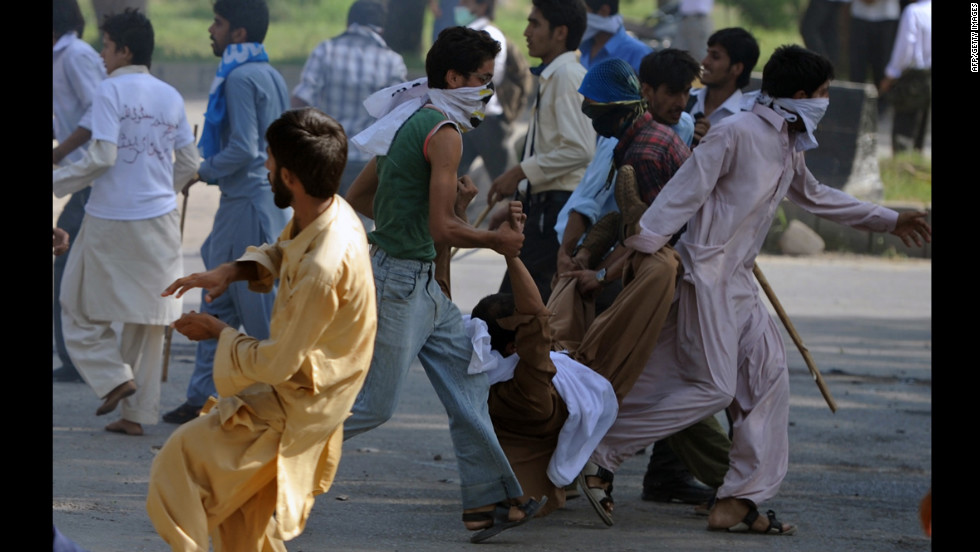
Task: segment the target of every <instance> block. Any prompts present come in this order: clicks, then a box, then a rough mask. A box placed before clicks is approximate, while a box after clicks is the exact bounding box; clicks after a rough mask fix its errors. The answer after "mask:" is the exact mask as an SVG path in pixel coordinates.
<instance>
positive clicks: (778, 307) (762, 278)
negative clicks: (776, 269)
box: [752, 264, 837, 412]
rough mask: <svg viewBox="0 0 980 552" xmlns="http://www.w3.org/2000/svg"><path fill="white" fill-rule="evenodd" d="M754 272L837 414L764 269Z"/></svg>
mask: <svg viewBox="0 0 980 552" xmlns="http://www.w3.org/2000/svg"><path fill="white" fill-rule="evenodd" d="M752 272H753V273H754V274H755V278H756V280H759V285H761V286H762V291H764V292H765V293H766V297H768V298H769V302H770V303H772V306H773V308H774V309H776V314H777V315H779V319H780V320H782V322H783V326H785V327H786V331H787V332H789V335H790V337H792V338H793V343H796V348H797V349H799V350H800V354H801V355H803V360H804V361H806V367H807V368H809V369H810V374H811V375H812V376H813V381H815V382H817V387H819V388H820V394H821V395H823V398H824V400H825V401H827V406H829V407H830V411H831V412H837V403H836V402H835V401H834V398H833V397H831V396H830V389H828V388H827V384H826V383H824V381H823V376H821V375H820V370H818V369H817V363H816V362H814V361H813V357H811V356H810V350H809V349H807V348H806V345H805V344H804V343H803V340H802V339H800V334H798V333H796V328H794V327H793V322H791V321H790V319H789V316H788V315H787V314H786V311H785V310H783V305H782V304H781V303H780V302H779V298H778V297H776V293H775V292H774V291H773V290H772V287H770V286H769V281H768V280H766V276H765V275H764V274H763V273H762V269H761V268H759V265H758V264H756V265H754V266H753V267H752Z"/></svg>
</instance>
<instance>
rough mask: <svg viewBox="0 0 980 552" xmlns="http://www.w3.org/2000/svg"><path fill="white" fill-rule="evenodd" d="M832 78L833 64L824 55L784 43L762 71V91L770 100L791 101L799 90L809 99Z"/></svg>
mask: <svg viewBox="0 0 980 552" xmlns="http://www.w3.org/2000/svg"><path fill="white" fill-rule="evenodd" d="M833 78H834V64H833V63H831V62H830V60H829V59H827V57H826V56H824V55H821V54H818V53H816V52H814V51H812V50H807V49H806V48H804V47H802V46H799V45H796V44H786V45H783V46H780V47H779V48H776V51H774V52H773V53H772V56H771V57H770V58H769V61H768V62H766V66H765V67H764V68H763V69H762V91H763V92H765V93H767V94H769V95H770V96H772V97H773V98H792V97H793V94H796V92H797V91H798V90H802V91H803V92H805V93H806V95H807V97H809V96H812V95H813V93H814V92H815V91H816V90H817V89H818V88H820V87H821V86H822V85H823V83H825V82H827V81H829V80H833Z"/></svg>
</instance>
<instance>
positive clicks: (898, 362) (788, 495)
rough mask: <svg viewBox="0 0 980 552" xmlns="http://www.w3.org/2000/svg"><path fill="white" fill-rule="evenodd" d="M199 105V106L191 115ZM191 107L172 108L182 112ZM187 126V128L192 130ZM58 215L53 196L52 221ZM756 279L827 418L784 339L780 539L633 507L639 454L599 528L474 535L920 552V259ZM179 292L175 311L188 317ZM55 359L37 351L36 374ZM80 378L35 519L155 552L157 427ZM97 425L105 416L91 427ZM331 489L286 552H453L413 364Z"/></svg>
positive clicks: (463, 256)
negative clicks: (394, 401)
mask: <svg viewBox="0 0 980 552" xmlns="http://www.w3.org/2000/svg"><path fill="white" fill-rule="evenodd" d="M200 109H201V111H203V106H202V107H201V108H200ZM190 111H191V104H189V112H190ZM193 122H194V121H192V123H193ZM216 207H217V191H216V189H215V188H214V187H208V186H204V185H198V186H196V187H195V188H193V190H192V192H191V195H190V199H189V202H188V215H187V225H186V228H185V236H184V261H185V269H186V271H188V272H190V271H194V270H199V269H200V268H202V266H201V263H200V256H199V255H198V249H199V247H200V245H201V243H202V242H203V240H204V237H205V236H206V234H207V232H208V230H209V228H210V222H211V218H210V217H212V216H213V213H214V209H215V208H216ZM59 209H60V206H59V204H58V202H55V205H54V212H53V215H56V214H57V212H58V210H59ZM758 264H759V266H760V267H761V268H762V270H763V272H764V273H765V275H766V277H767V279H768V280H769V282H770V284H771V285H772V287H773V289H774V290H775V291H776V293H777V294H778V296H779V298H780V300H781V302H782V304H783V306H784V308H785V309H786V311H787V312H788V313H789V315H790V316H791V317H792V320H793V323H794V325H795V327H796V329H797V331H798V333H799V334H800V336H801V337H802V339H803V340H804V341H805V343H806V345H807V346H808V348H809V351H810V353H811V355H812V356H813V358H814V360H815V361H816V364H817V366H818V367H819V368H820V370H821V371H822V373H823V377H824V379H825V381H826V383H827V384H828V386H829V388H830V391H831V393H832V395H833V396H834V398H835V400H836V401H837V405H838V407H839V408H838V410H837V412H836V413H831V411H830V410H829V408H828V407H827V405H826V403H825V402H824V399H823V398H822V396H821V395H820V393H819V391H818V389H817V386H816V385H815V384H814V382H813V380H812V378H811V376H810V374H809V372H808V370H807V368H806V365H805V363H804V360H803V357H802V356H801V355H800V354H799V353H798V352H797V351H796V350H795V348H794V345H793V343H792V341H791V340H790V339H789V337H788V335H786V334H784V341H785V342H786V345H787V350H788V351H789V353H788V359H789V370H790V386H791V392H792V398H791V403H790V428H789V432H790V445H791V450H790V459H789V473H788V475H787V477H786V480H785V482H784V483H783V486H782V488H781V490H780V492H779V494H778V495H777V496H776V497H775V498H774V499H773V500H772V501H770V502H769V503H766V504H763V505H761V508H762V509H763V510H764V509H768V508H772V509H774V510H775V511H776V512H777V513H778V514H779V516H780V518H781V519H783V520H784V521H787V522H791V523H795V524H798V526H799V532H798V533H797V534H796V535H794V536H790V537H771V536H756V535H729V534H725V533H715V532H708V531H706V530H705V529H706V522H705V518H703V517H698V516H695V515H693V513H692V512H691V510H690V507H689V506H685V505H680V504H658V503H649V502H643V501H642V500H640V489H641V479H642V475H643V471H644V469H645V467H646V455H638V456H637V457H635V458H634V459H631V460H628V461H627V462H626V463H624V464H623V466H622V467H621V469H620V471H619V472H618V473H617V474H616V482H615V487H616V489H615V492H614V493H613V495H614V497H615V499H616V513H615V521H616V524H615V525H614V526H613V527H608V528H607V527H606V526H605V525H604V524H603V523H602V522H601V521H600V520H599V518H598V517H597V516H596V515H595V514H594V513H593V511H592V509H591V507H590V506H589V504H588V502H587V501H586V500H585V499H584V498H578V499H574V500H571V501H569V503H568V505H567V507H566V508H565V509H564V510H560V511H557V512H555V513H553V514H551V515H550V516H547V517H545V518H543V519H537V520H534V521H532V522H531V523H529V524H527V525H525V526H523V527H520V528H517V529H513V530H510V531H507V532H504V533H502V534H500V535H499V536H497V537H495V538H493V539H491V540H489V541H487V544H486V546H490V547H491V548H493V549H507V550H518V549H520V550H528V551H570V552H571V551H593V550H613V551H632V550H670V551H674V550H677V551H714V550H718V551H741V550H745V551H749V550H752V551H757V550H779V551H781V552H784V551H829V550H860V551H902V552H905V551H920V550H931V549H932V541H931V539H929V538H927V537H926V536H925V535H924V534H923V531H922V529H921V527H920V526H919V523H918V518H917V508H918V504H919V500H920V499H921V498H922V496H923V495H924V494H925V492H926V491H927V489H929V487H930V485H931V482H932V314H931V310H932V309H931V305H932V264H931V261H929V260H923V259H881V258H872V257H857V256H837V255H820V256H817V257H807V258H788V257H760V258H759V260H758ZM503 273H504V264H503V261H502V259H501V258H500V257H498V256H496V255H495V254H493V253H491V252H486V251H471V250H464V251H461V252H460V254H459V255H457V257H456V259H455V260H454V264H453V283H454V289H453V295H454V298H455V300H456V302H457V304H458V305H460V308H461V309H462V310H463V312H468V311H469V309H470V308H471V307H472V306H473V305H474V304H475V303H476V301H477V300H478V299H479V298H480V297H482V296H483V295H485V294H487V293H491V292H493V291H495V290H496V287H497V285H498V284H499V282H500V278H501V277H502V275H503ZM195 295H196V294H194V293H192V294H188V296H186V297H185V302H184V310H185V311H186V310H190V309H196V308H197V304H196V301H197V298H196V297H194V296H195ZM172 351H173V353H172V358H171V361H170V367H169V377H168V380H167V382H166V383H164V384H163V386H162V408H163V409H164V410H168V409H170V408H172V407H174V406H176V405H178V404H180V403H181V402H182V401H183V398H184V391H185V389H186V384H187V381H188V378H189V376H190V373H191V370H192V366H193V364H192V363H193V344H192V343H190V342H189V341H187V340H186V339H185V338H183V337H182V336H180V335H179V334H176V335H175V338H174V343H173V349H172ZM58 365H59V362H58V360H57V357H53V368H56V367H57V366H58ZM100 403H101V401H100V400H99V399H98V398H97V397H96V396H95V394H94V393H93V392H92V391H91V390H90V389H89V388H88V387H87V386H86V385H84V384H76V383H54V384H53V387H52V517H53V521H54V523H55V525H57V526H58V528H59V529H60V530H61V531H62V532H63V533H64V534H65V535H67V536H68V537H70V538H72V539H73V540H75V541H76V542H77V543H78V544H79V545H81V546H83V547H84V548H86V549H87V550H89V551H90V552H137V551H147V552H162V551H166V550H168V547H167V546H166V544H165V543H163V541H162V540H160V538H159V537H158V536H157V535H156V533H155V531H154V529H153V527H152V525H151V524H150V521H149V518H148V517H147V515H146V511H145V506H144V500H145V496H146V490H147V481H148V475H149V468H150V463H151V461H152V459H153V456H154V454H155V453H156V451H157V450H158V449H159V447H160V446H161V445H163V443H164V442H165V441H166V439H167V437H168V436H169V435H170V433H171V432H172V431H173V429H174V427H175V426H172V425H169V424H165V423H161V424H158V425H154V426H145V431H146V434H145V435H144V436H142V437H128V436H124V435H119V434H114V433H108V432H106V431H104V430H103V426H104V425H105V424H106V423H107V422H109V421H111V420H112V419H114V416H113V415H112V414H110V415H108V416H106V417H96V416H95V415H94V411H95V409H96V408H97V407H98V406H99V404H100ZM107 418H108V419H107ZM343 454H344V456H343V459H342V461H341V466H340V470H339V472H338V474H337V479H336V481H335V483H334V486H333V487H332V488H331V490H330V491H329V492H328V493H326V494H325V495H322V496H320V497H318V500H317V502H316V505H315V506H314V508H313V512H312V515H311V518H310V520H309V524H308V525H307V528H306V531H305V532H304V534H303V535H301V536H300V537H299V538H297V539H295V540H293V541H291V542H290V543H287V546H288V548H289V550H291V551H294V552H296V551H305V552H319V551H327V550H331V551H352V552H355V551H356V552H361V551H363V552H368V551H372V552H374V551H378V552H381V551H408V550H413V551H421V552H429V551H431V552H436V551H438V552H442V551H446V550H461V549H466V548H468V547H472V546H475V545H471V544H469V541H468V538H469V533H468V532H467V531H465V529H464V528H463V525H462V523H461V522H460V519H459V515H460V504H459V491H458V478H457V471H456V466H455V459H454V457H453V451H452V447H451V442H450V439H449V432H448V423H447V420H446V415H445V412H444V410H443V409H442V406H441V404H440V403H439V401H438V399H437V398H436V396H435V393H434V392H433V391H432V388H431V386H430V385H429V383H428V381H427V380H426V378H425V375H424V373H423V372H422V369H421V367H420V366H418V365H416V366H414V367H413V368H412V370H411V372H410V374H409V378H408V382H407V389H406V390H405V393H404V395H403V397H402V400H401V403H400V404H399V406H398V409H397V412H396V415H395V417H394V418H393V419H392V420H391V421H389V422H388V423H387V424H385V425H383V426H381V427H380V428H378V429H376V430H374V431H371V432H368V433H366V434H363V435H360V436H358V437H356V438H354V439H352V440H350V441H348V442H347V443H345V446H344V451H343Z"/></svg>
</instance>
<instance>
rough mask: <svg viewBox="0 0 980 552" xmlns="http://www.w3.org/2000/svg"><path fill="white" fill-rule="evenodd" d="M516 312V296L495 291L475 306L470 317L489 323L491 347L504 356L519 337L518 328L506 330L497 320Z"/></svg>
mask: <svg viewBox="0 0 980 552" xmlns="http://www.w3.org/2000/svg"><path fill="white" fill-rule="evenodd" d="M513 314H514V296H513V295H512V294H510V293H494V294H493V295H487V296H486V297H484V298H483V299H480V302H479V303H477V304H476V306H475V307H473V312H472V313H470V317H472V318H479V319H480V320H483V321H484V322H486V323H487V333H489V334H490V348H491V349H493V350H494V351H497V352H498V353H500V354H501V355H503V356H507V355H506V353H505V352H504V351H505V350H506V349H507V345H508V344H510V343H513V342H514V340H515V339H516V338H517V331H516V330H505V329H503V328H501V327H500V324H498V323H497V320H498V319H500V318H506V317H508V316H511V315H513Z"/></svg>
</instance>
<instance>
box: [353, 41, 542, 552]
mask: <svg viewBox="0 0 980 552" xmlns="http://www.w3.org/2000/svg"><path fill="white" fill-rule="evenodd" d="M499 51H500V44H499V43H498V42H497V41H495V40H493V39H492V38H491V37H490V36H489V35H488V34H487V33H486V32H485V31H476V30H473V29H468V28H465V27H451V28H448V29H445V30H444V31H442V32H441V33H440V34H439V38H438V40H436V42H435V43H434V44H433V45H432V48H431V49H430V50H429V53H428V54H427V56H426V62H425V67H426V74H427V77H426V78H422V79H418V80H416V81H413V82H408V83H403V84H400V85H396V86H393V87H390V88H388V89H385V90H381V91H380V92H378V93H376V94H375V95H373V96H371V97H370V98H368V99H367V100H366V101H365V107H366V108H367V109H368V112H369V113H371V114H372V115H373V116H375V117H378V121H377V122H376V123H375V124H374V125H372V126H371V127H369V128H368V129H366V130H364V131H363V132H361V133H359V134H358V135H357V136H355V137H354V138H353V139H352V140H351V142H352V143H353V144H354V145H355V146H357V147H360V148H361V149H364V150H366V151H368V152H370V153H373V154H374V155H375V157H374V159H373V160H371V161H370V162H368V164H367V166H366V167H365V169H364V170H363V171H362V172H361V174H360V175H359V176H358V177H357V178H356V179H355V180H354V183H353V184H352V185H351V189H350V190H349V191H348V193H347V196H346V199H347V201H348V202H349V203H350V204H351V205H352V206H353V207H354V208H355V209H356V210H357V211H358V212H360V213H362V214H363V215H366V216H368V217H371V218H373V219H374V224H375V230H374V231H373V232H371V233H369V234H368V241H369V242H371V244H372V248H371V251H372V256H371V263H372V268H373V270H374V279H375V286H376V288H377V293H378V333H377V337H376V339H375V347H374V356H373V357H372V361H371V369H370V371H369V372H368V376H367V379H366V381H365V383H364V387H363V388H362V390H361V393H360V395H358V397H357V401H356V402H355V404H354V407H353V409H352V411H353V414H352V416H351V417H350V418H348V419H347V421H346V422H345V423H344V439H349V438H351V437H353V436H355V435H357V434H360V433H363V432H365V431H368V430H370V429H372V428H375V427H377V426H379V425H381V424H382V423H384V422H385V421H387V420H388V419H389V418H390V417H391V415H392V414H393V413H394V411H395V408H396V406H397V404H398V397H399V395H400V392H401V388H402V384H403V383H404V381H405V375H406V374H407V373H408V369H409V367H410V366H411V364H412V362H413V361H414V359H415V358H418V360H419V361H420V362H421V364H422V366H423V368H424V369H425V372H426V375H427V376H428V378H429V381H431V382H432V386H433V387H434V388H435V390H436V393H437V394H438V396H439V399H440V400H441V401H442V404H443V406H445V408H446V412H447V414H448V415H449V426H450V428H449V429H450V432H451V435H452V440H453V448H454V452H455V454H456V459H457V463H458V466H459V478H460V488H461V495H462V502H463V522H464V523H465V525H466V528H467V529H469V530H471V531H479V532H478V533H476V534H474V536H473V537H472V539H471V540H473V541H474V542H479V541H482V540H485V539H486V538H489V537H491V536H493V535H495V534H496V533H498V532H500V531H502V530H504V529H508V528H510V527H514V526H516V525H519V524H521V523H524V522H525V521H527V520H530V519H531V517H532V516H533V515H534V513H535V512H536V511H537V509H538V507H539V505H540V504H539V503H538V502H537V501H534V500H529V501H528V502H526V503H524V504H520V503H519V501H518V500H517V499H518V498H519V497H521V496H522V495H523V492H522V490H521V486H520V484H519V483H518V481H517V478H516V477H515V475H514V472H513V470H511V468H510V464H509V463H508V461H507V457H506V456H505V455H504V453H503V450H502V449H501V448H500V443H499V442H498V441H497V437H496V435H495V434H494V430H493V424H492V423H491V421H490V416H489V413H488V409H487V396H488V390H489V384H488V381H487V378H486V375H485V374H468V373H467V367H468V365H469V362H470V357H471V355H472V344H471V342H470V339H469V337H468V336H467V334H466V330H465V327H464V326H463V320H462V317H461V316H460V311H459V309H458V308H457V307H456V305H455V304H453V303H452V301H451V300H450V298H449V297H448V296H447V293H448V291H449V290H446V291H445V292H444V291H443V289H442V288H440V286H439V283H438V281H437V278H436V271H435V270H436V267H435V258H436V249H437V245H438V246H441V247H467V248H472V247H488V248H491V249H493V250H494V251H496V252H498V253H500V254H501V255H505V256H514V255H518V254H519V252H520V249H521V246H522V244H523V242H524V236H523V234H522V233H521V232H520V231H519V230H516V229H514V228H513V227H511V226H510V225H509V224H504V225H501V227H500V228H499V229H497V230H494V231H487V230H477V229H475V228H473V227H472V226H471V225H469V224H468V223H467V222H466V221H465V220H463V219H462V218H460V217H459V216H457V215H456V211H455V209H454V207H455V205H456V201H457V190H458V189H462V190H463V191H464V193H465V194H467V195H469V197H470V198H472V196H473V195H474V194H475V186H473V184H472V182H471V181H470V179H469V177H467V176H463V177H462V178H460V177H458V175H457V169H458V166H459V160H460V157H461V154H462V138H461V133H462V132H467V131H470V130H472V129H473V128H474V127H476V126H477V125H478V124H479V123H480V121H481V120H482V118H483V110H484V107H485V105H486V102H487V101H488V100H489V98H490V96H491V95H492V93H493V88H492V87H490V86H488V84H489V83H490V80H491V79H492V78H493V72H494V65H493V60H494V57H495V56H496V54H497V52H499Z"/></svg>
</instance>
